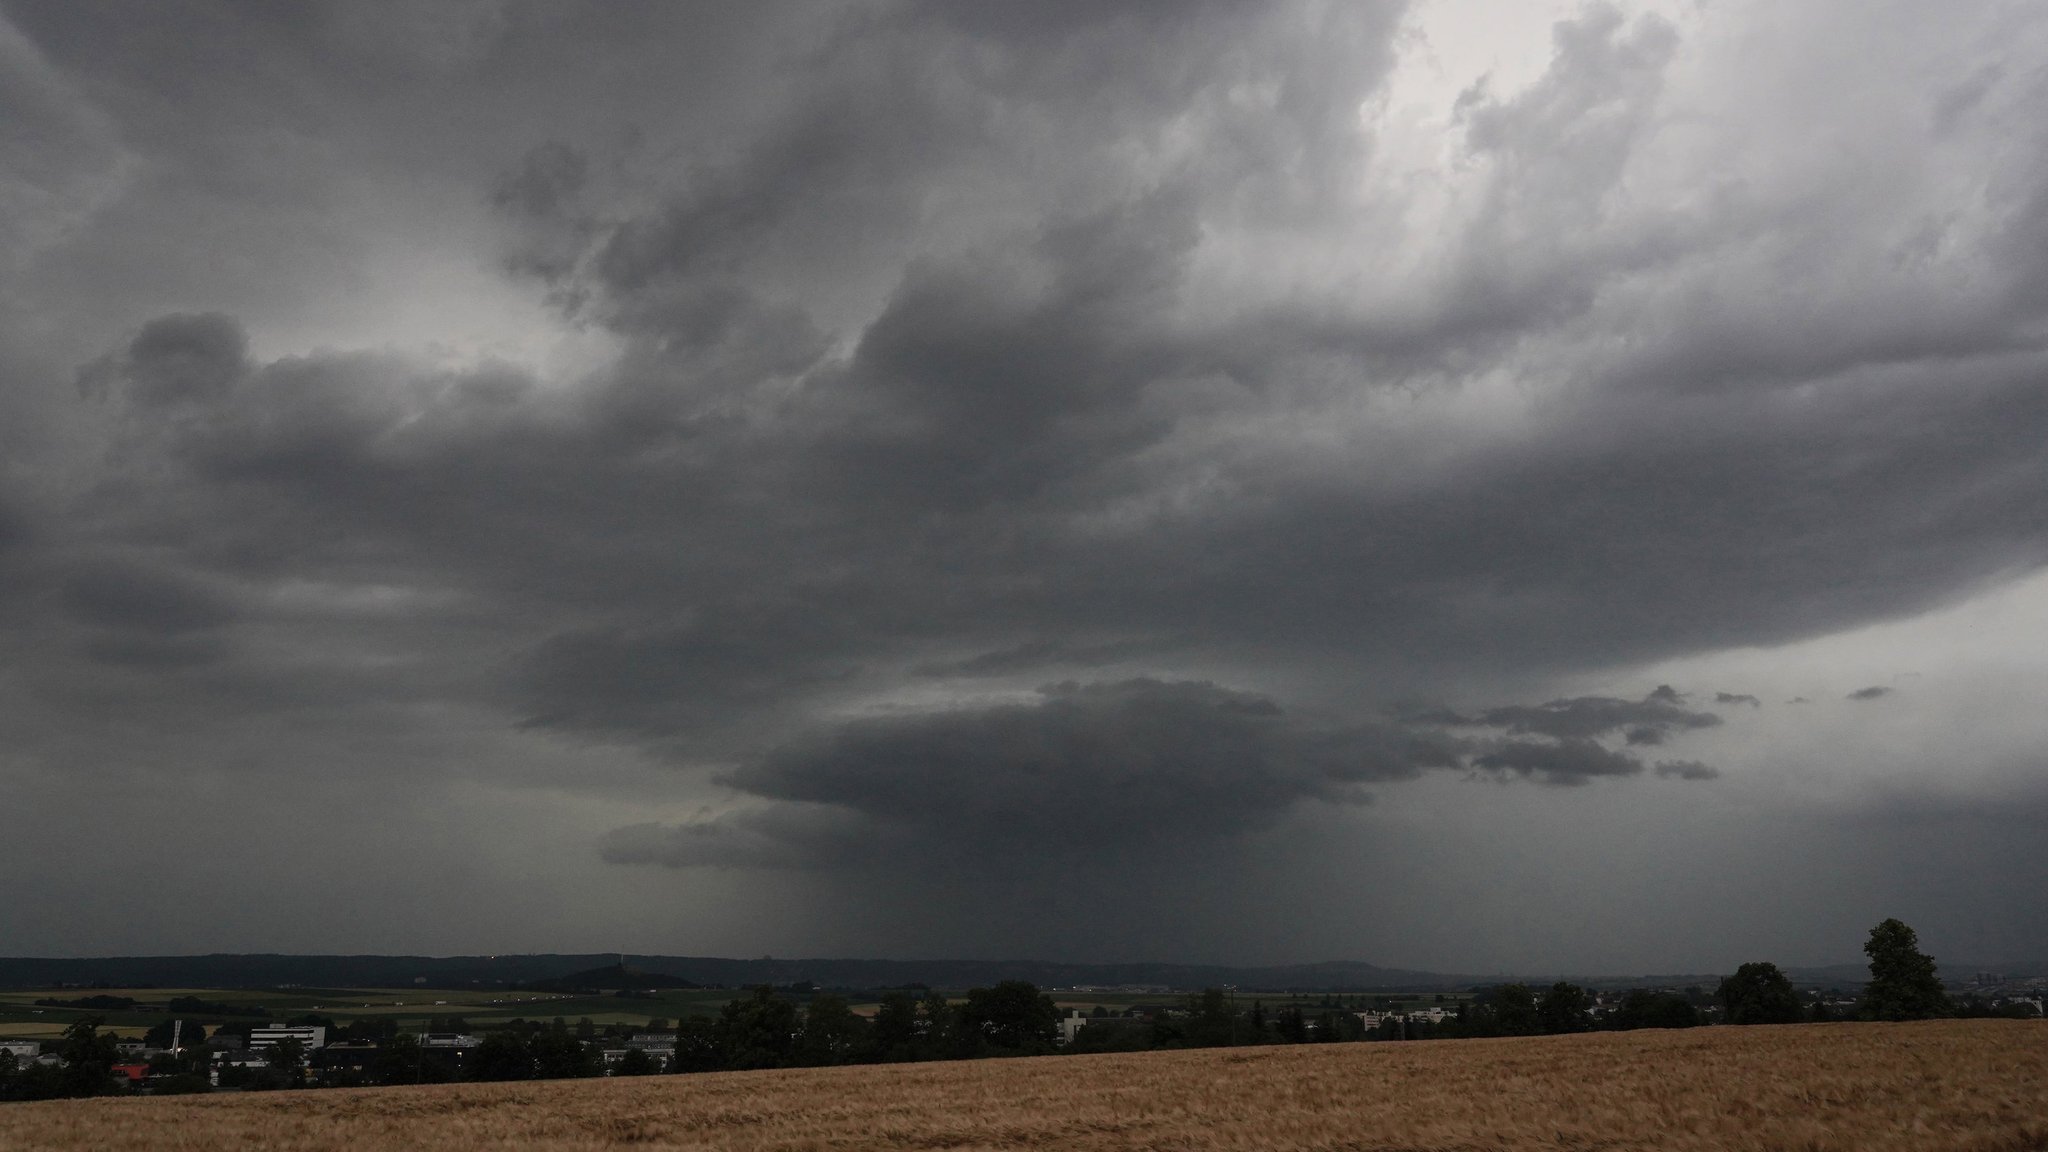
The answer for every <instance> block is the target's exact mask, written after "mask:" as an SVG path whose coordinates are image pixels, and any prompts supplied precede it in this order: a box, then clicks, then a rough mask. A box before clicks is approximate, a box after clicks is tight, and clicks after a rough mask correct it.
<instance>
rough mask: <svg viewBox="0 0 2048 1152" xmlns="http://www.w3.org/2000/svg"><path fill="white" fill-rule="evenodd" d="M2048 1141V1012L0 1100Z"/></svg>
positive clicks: (1219, 1138)
mask: <svg viewBox="0 0 2048 1152" xmlns="http://www.w3.org/2000/svg"><path fill="white" fill-rule="evenodd" d="M627 1146H630V1147H633V1148H637V1149H648V1150H659V1149H683V1148H689V1149H719V1150H732V1152H740V1150H745V1152H760V1150H767V1149H777V1150H785V1149H786V1150H791V1152H796V1150H803V1152H828V1150H836V1149H868V1148H881V1149H983V1148H1044V1149H1082V1150H1092V1149H1105V1150H1106V1149H1330V1150H1338V1149H1343V1150H1356V1152H1367V1150H1371V1152H1396V1150H1400V1152H1409V1150H1429V1152H1482V1150H1483V1152H1501V1150H1509V1149H1558V1150H1563V1149H1570V1150H1573V1152H1621V1150H1624V1149H1653V1148H1654V1149H1674V1150H1707V1149H1712V1150H1716V1152H1720V1150H1733V1152H1888V1150H1894V1149H1896V1150H1900V1152H1905V1150H1908V1149H1910V1150H1912V1152H2048V1022H2018V1021H2004V1020H1974V1021H1938V1022H1930V1023H1918V1024H1818V1025H1792V1026H1787V1027H1777V1028H1699V1029H1694V1030H1691V1031H1685V1032H1628V1033H1604V1034H1594V1035H1585V1036H1558V1037H1536V1038H1529V1039H1514V1040H1462V1041H1435V1042H1428V1043H1410V1044H1332V1045H1309V1046H1303V1047H1289V1048H1237V1049H1209V1050H1205V1051H1194V1052H1157V1053H1145V1054H1138V1055H1115V1056H1076V1057H1045V1058H1040V1059H1031V1060H983V1061H974V1062H966V1063H950V1064H918V1065H891V1066H880V1067H860V1068H830V1069H801V1070H792V1071H782V1072H735V1073H723V1074H718V1075H705V1076H662V1077H650V1078H645V1079H631V1080H596V1081H592V1080H583V1081H553V1082H542V1083H522V1084H467V1085H444V1086H435V1087H419V1088H370V1089H337V1090H329V1091H315V1092H278V1093H267V1094H235V1095H226V1094H222V1095H211V1096H185V1097H165V1098H161V1099H145V1098H137V1099H104V1100H85V1101H57V1102H51V1103H41V1104H10V1105H0V1149H5V1150H7V1152H16V1150H20V1152H44V1150H51V1152H60V1150H61V1152H88V1150H91V1152H102V1150H108V1149H117V1150H138V1149H177V1150H191V1152H202V1150H203V1152H220V1150H222V1149H234V1148H250V1149H264V1150H274V1152H384V1150H386V1149H390V1150H398V1149H419V1150H425V1152H438V1150H442V1149H447V1150H455V1149H481V1148H490V1149H512V1150H540V1149H547V1150H550V1152H556V1150H561V1152H568V1150H585V1149H611V1148H621V1147H627Z"/></svg>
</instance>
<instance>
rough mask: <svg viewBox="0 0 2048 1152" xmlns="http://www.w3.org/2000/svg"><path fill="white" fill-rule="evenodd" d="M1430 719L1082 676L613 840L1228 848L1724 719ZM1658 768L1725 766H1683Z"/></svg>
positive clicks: (785, 857) (956, 713)
mask: <svg viewBox="0 0 2048 1152" xmlns="http://www.w3.org/2000/svg"><path fill="white" fill-rule="evenodd" d="M1525 713H1533V714H1536V715H1540V716H1548V717H1560V716H1564V717H1570V718H1571V719H1570V720H1569V721H1568V722H1561V723H1557V724H1552V725H1550V726H1549V727H1551V728H1553V729H1557V731H1540V732H1539V731H1536V730H1534V729H1532V728H1530V727H1529V726H1527V725H1524V724H1521V723H1519V722H1518V721H1516V720H1514V719H1512V718H1514V717H1520V716H1522V715H1524V714H1525ZM1421 715H1422V716H1423V717H1424V718H1422V719H1418V718H1416V717H1410V718H1409V719H1407V720H1388V721H1381V722H1374V723H1369V724H1354V725H1332V724H1328V723H1318V722H1314V721H1310V720H1306V719H1303V718H1300V717H1297V716H1295V715H1292V714H1290V713H1289V712H1288V711H1287V710H1286V709H1284V708H1282V707H1281V706H1280V705H1279V704H1278V703H1276V702H1275V701H1273V700H1272V699H1270V698H1268V697H1265V696H1261V695H1257V694H1253V693H1247V692H1240V691H1234V690H1231V689H1227V688H1223V687H1220V686H1218V685H1215V684H1211V683H1207V682H1199V681H1164V680H1155V679H1135V680H1125V681H1115V682H1097V683H1064V684H1058V685H1052V686H1048V687H1045V688H1042V689H1040V690H1039V691H1038V693H1037V694H1036V697H1035V698H1034V699H1031V700H1028V701H1022V702H1005V703H998V704H989V705H984V706H975V707H962V708H955V709H946V710H942V711H934V712H913V713H905V714H898V715H884V716H877V717H873V718H868V719H861V720H854V721H849V722H846V723H843V724H840V725H837V726H832V727H828V728H825V729H823V730H821V731H818V732H816V733H814V734H812V735H810V736H808V737H805V738H803V739H800V740H797V741H794V742H791V743H789V744H785V745H783V746H781V747H779V748H777V749H775V750H774V751H772V752H770V753H769V754H767V755H766V756H763V757H762V758H760V759H758V760H756V761H753V762H751V763H748V764H746V765H744V766H742V767H740V768H738V769H737V770H734V771H732V772H731V773H729V774H727V775H726V776H724V777H722V780H721V782H722V783H724V784H726V785H728V786H729V787H731V788H732V789H734V790H735V791H736V792H738V793H740V794H741V795H742V796H744V797H745V798H746V799H745V801H744V802H743V805H742V806H741V807H739V808H736V809H734V810H731V811H729V812H725V813H720V814H715V815H708V816H705V817H702V818H700V819H698V820H695V821H691V822H687V823H684V824H680V825H674V826H662V825H658V824H638V825H632V826H629V827H626V828H621V829H619V830H617V831H615V832H613V833H612V834H611V835H610V836H609V837H608V838H607V840H606V842H605V848H604V851H605V855H606V858H607V859H610V860H613V861H615V862H620V863H660V864H666V865H669V866H672V867H693V866H699V865H711V866H724V867H756V866H759V867H776V866H787V865H792V864H805V865H818V864H821V863H823V862H827V861H829V862H837V863H845V862H849V861H851V860H856V859H859V858H862V857H864V856H865V857H871V858H872V857H892V856H902V857H907V858H911V859H920V858H924V857H926V856H930V855H934V854H943V855H953V856H957V855H961V854H963V853H965V854H970V855H971V854H985V855H989V856H991V857H994V858H1002V857H1004V856H1006V855H1009V854H1011V853H1015V852H1030V851H1043V850H1047V849H1057V850H1059V851H1062V852H1079V853H1083V854H1104V853H1107V854H1112V855H1113V854H1116V853H1119V852H1128V851H1133V850H1141V849H1143V848H1144V847H1145V846H1147V845H1150V844H1153V843H1155V842H1158V841H1161V840H1171V841H1175V842H1179V843H1183V844H1186V843H1216V844H1219V845H1221V844H1224V843H1227V842H1228V841H1229V840H1231V839H1232V838H1234V837H1236V836H1239V835H1241V834H1243V833H1246V832H1250V831H1253V830H1255V829H1259V828H1263V827H1267V826H1270V825H1272V824H1274V823H1276V822H1278V821H1279V820H1281V819H1282V818H1284V817H1285V816H1286V815H1287V814H1288V813H1289V812H1290V811H1292V810H1293V809H1294V808H1296V807H1297V806H1298V805H1301V804H1304V803H1321V804H1336V805H1346V804H1362V803H1367V802H1369V801H1370V799H1371V795H1372V791H1371V790H1372V789H1373V788H1374V787H1378V786H1386V785H1391V784H1396V783H1398V782H1400V781H1406V780H1413V779H1415V778H1417V777H1419V776H1421V775H1422V774H1424V773H1426V772H1432V771H1459V772H1463V773H1466V774H1468V775H1470V776H1473V777H1490V778H1496V779H1510V778H1521V779H1528V780H1533V781H1535V782H1537V783H1541V784H1547V785H1558V786H1568V787H1571V786H1579V785H1583V784H1586V783H1588V782H1590V781H1592V780H1595V779H1599V778H1604V777H1630V776H1639V775H1642V774H1643V773H1644V771H1645V767H1644V765H1643V763H1642V762H1641V761H1640V760H1638V759H1636V758H1635V757H1633V756H1630V755H1628V754H1627V753H1625V752H1622V751H1618V750H1615V749H1612V748H1609V747H1606V746H1605V745H1603V744H1601V743H1600V742H1599V741H1598V740H1597V739H1595V738H1594V736H1597V735H1601V734H1606V733H1610V732H1612V731H1613V730H1615V729H1617V728H1619V727H1621V726H1622V725H1623V724H1627V723H1631V722H1636V723H1641V722H1648V723H1651V724H1656V725H1662V726H1665V727H1672V728H1688V729H1696V728H1701V727H1706V726H1708V722H1709V721H1711V720H1716V719H1717V718H1715V717H1713V716H1711V714H1705V713H1695V712H1689V711H1686V710H1683V709H1676V708H1673V707H1671V706H1670V705H1669V704H1668V702H1667V701H1665V700H1663V699H1660V698H1659V697H1658V696H1657V695H1656V694H1654V693H1653V694H1652V696H1651V697H1649V698H1647V699H1646V700H1645V701H1642V702H1633V703H1632V702H1628V701H1620V700H1608V699H1604V698H1585V699H1580V700H1573V701H1559V702H1556V703H1554V704H1551V705H1545V706H1542V707H1540V708H1535V709H1519V708H1504V709H1492V710H1488V711H1487V712H1484V713H1482V714H1481V716H1482V717H1493V718H1494V719H1470V718H1465V717H1461V716H1456V715H1455V714H1447V713H1437V714H1434V717H1435V718H1436V719H1451V720H1454V721H1455V722H1456V724H1457V727H1459V728H1464V729H1478V728H1494V729H1503V730H1505V731H1506V732H1508V733H1513V734H1515V735H1479V734H1475V733H1472V732H1456V731H1453V730H1452V729H1451V728H1450V727H1447V726H1445V725H1443V724H1440V723H1433V722H1431V720H1430V719H1429V718H1428V717H1429V716H1430V715H1431V714H1421ZM1560 731H1561V732H1562V733H1563V734H1562V735H1560V734H1559V732H1560ZM1582 733H1584V734H1582ZM1530 735H1534V736H1536V737H1537V738H1534V739H1531V738H1527V737H1528V736H1530ZM1657 775H1659V776H1675V777H1678V778H1680V779H1685V780H1706V779H1712V778H1714V776H1716V775H1717V773H1716V772H1715V771H1714V770H1713V769H1711V768H1709V767H1707V766H1705V765H1703V764H1698V763H1693V762H1684V763H1672V762H1667V763H1663V764H1660V765H1658V767H1657Z"/></svg>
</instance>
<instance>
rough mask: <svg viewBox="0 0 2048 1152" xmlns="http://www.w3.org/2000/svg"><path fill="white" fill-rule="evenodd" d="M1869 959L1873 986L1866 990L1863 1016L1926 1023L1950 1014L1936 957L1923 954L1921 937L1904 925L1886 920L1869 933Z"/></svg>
mask: <svg viewBox="0 0 2048 1152" xmlns="http://www.w3.org/2000/svg"><path fill="white" fill-rule="evenodd" d="M1863 954H1864V955H1865V956H1868V957H1870V983H1869V984H1867V985H1865V986H1864V989H1863V1015H1865V1016H1867V1017H1870V1018H1871V1019H1874V1020H1924V1019H1926V1018H1928V1017H1930V1016H1946V1015H1948V1014H1949V1011H1950V1009H1949V1002H1948V993H1947V992H1945V991H1943V990H1942V987H1941V977H1940V976H1938V975H1937V974H1936V969H1935V966H1934V957H1932V956H1929V955H1927V954H1926V953H1925V952H1922V951H1920V936H1919V934H1918V933H1916V932H1914V931H1913V930H1912V929H1911V928H1908V927H1906V925H1905V924H1903V923H1902V922H1900V921H1898V920H1896V919H1890V920H1886V921H1885V922H1884V923H1882V924H1879V925H1878V926H1877V927H1875V928H1872V929H1871V930H1870V939H1869V940H1868V941H1867V942H1865V943H1864V945H1863Z"/></svg>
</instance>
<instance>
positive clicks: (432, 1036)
mask: <svg viewBox="0 0 2048 1152" xmlns="http://www.w3.org/2000/svg"><path fill="white" fill-rule="evenodd" d="M483 1042H484V1038H483V1037H481V1036H471V1035H470V1034H469V1033H467V1032H429V1033H427V1034H426V1035H424V1036H422V1037H420V1047H422V1048H475V1047H476V1046H478V1045H480V1044H482V1043H483Z"/></svg>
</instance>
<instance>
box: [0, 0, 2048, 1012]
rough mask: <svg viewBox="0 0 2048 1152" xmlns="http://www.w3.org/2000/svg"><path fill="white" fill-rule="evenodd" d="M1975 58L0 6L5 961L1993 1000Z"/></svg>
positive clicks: (1985, 446)
mask: <svg viewBox="0 0 2048 1152" xmlns="http://www.w3.org/2000/svg"><path fill="white" fill-rule="evenodd" d="M2043 107H2048V11H2044V10H2043V9H2042V8H2041V6H2040V5H2038V4H2035V3H2031V2H2025V0H2014V2H2009V3H1998V2H1989V0H1986V2H1978V0H1961V2H1957V3H1945V4H1938V5H1937V4H1931V3H1905V2H1893V0H1876V2H1873V0H1805V2H1798V3H1778V2H1769V3H1766V2H1763V0H1755V2H1749V0H1689V2H1681V3H1668V4H1661V3H1650V2H1647V0H1645V2H1641V3H1634V2H1631V3H1622V4H1608V3H1591V4H1576V3H1571V2H1564V3H1534V2H1524V0H1416V2H1414V3H1407V4H1403V3H1394V2H1387V3H1372V2H1368V0H1360V2H1357V3H1341V4H1338V3H1330V4H1262V5H1250V4H1239V3H1217V4H1201V3H1173V4H1166V3H1156V4H1155V3H1129V4H1099V3H1092V2H1091V3H1037V4H1012V3H938V4H930V5H925V4H917V3H908V2H876V3H857V4H849V5H838V6H831V7H826V6H818V5H798V4H785V5H755V4H732V5H722V6H714V5H659V4H619V3H590V4H586V5H576V4H570V3H545V4H543V3H522V2H514V0H507V2H502V3H500V2H489V0H486V2H476V3H443V2H436V3H421V4H407V3H388V4H376V5H367V4H357V3H339V2H337V3H332V4H310V5H276V4H255V3H250V4H237V3H227V2H217V3H207V2H194V3H182V4H150V5H132V4H116V3H90V2H88V3H81V2H79V0H50V2H16V0H9V2H7V3H4V4H0V875H4V876H5V877H6V878H7V879H6V882H5V883H4V884H0V953H5V954H14V955H21V954H81V953H113V952H203V951H258V950H263V951H353V952H368V951H386V952H389V951H424V952H434V953H452V952H506V951H600V950H619V949H623V950H631V951H639V952H656V951H661V952H685V953H693V954H719V955H742V956H753V955H761V954H763V953H772V954H775V955H783V956H791V955H847V956H893V957H915V956H954V957H1039V958H1048V959H1072V960H1113V959H1172V960H1187V961H1220V962H1289V961H1313V960H1321V959H1331V958H1340V957H1341V958H1351V959H1363V960H1369V961H1373V962H1377V963H1382V964H1387V965H1400V966H1407V967H1428V968H1435V969H1439V970H1451V971H1465V972H1486V971H1546V970H1569V971H1577V972H1620V971H1638V972H1643V971H1681V970H1682V971H1700V970H1711V969H1714V968H1716V967H1721V968H1726V967H1729V966H1732V965H1734V964H1736V963H1740V962H1743V961H1747V960H1753V959H1772V960H1776V961H1778V962H1780V963H1789V964H1803V963H1826V962H1836V961H1841V960H1846V959H1852V958H1854V957H1855V956H1856V953H1857V949H1858V947H1859V946H1860V944H1861V942H1862V938H1863V935H1864V933H1865V932H1867V930H1868V928H1869V927H1870V925H1872V924H1874V923H1875V922H1876V921H1878V920H1879V919H1882V918H1884V917H1886V916H1899V917H1902V918H1904V919H1906V920H1907V921H1908V922H1910V923H1912V924H1913V925H1914V926H1915V927H1916V928H1918V929H1919V931H1920V934H1921V937H1922V939H1923V941H1924V942H1925V943H1926V944H1927V946H1928V947H1929V950H1930V951H1932V952H1934V953H1935V955H1936V956H1937V958H1940V957H1944V956H1947V957H1951V958H1955V959H1959V960H1973V961H1998V960H2017V959H2026V958H2034V957H2040V956H2044V955H2048V911H2044V910H2043V906H2042V904H2041V901H2040V900H2039V899H2038V894H2039V892H2040V891H2041V890H2042V886H2043V882H2044V881H2048V778H2044V772H2043V768H2044V762H2048V722H2044V720H2043V717H2042V711H2041V702H2042V700H2043V699H2044V696H2048V645H2044V644H2043V640H2044V638H2048V571H2044V566H2048V447H2044V445H2048V119H2044V118H2043V117H2042V116H2041V115H2040V110H2041V109H2042V108H2043Z"/></svg>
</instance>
